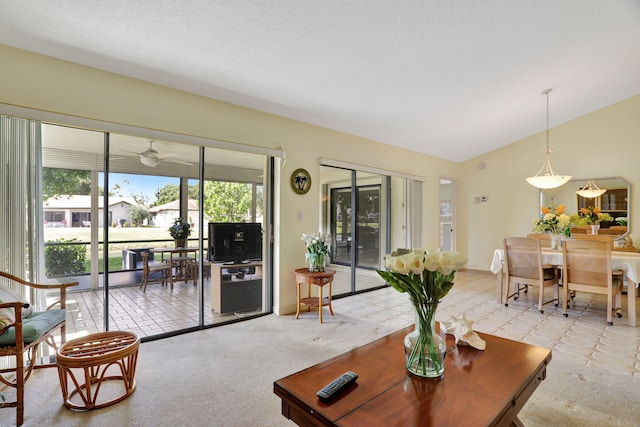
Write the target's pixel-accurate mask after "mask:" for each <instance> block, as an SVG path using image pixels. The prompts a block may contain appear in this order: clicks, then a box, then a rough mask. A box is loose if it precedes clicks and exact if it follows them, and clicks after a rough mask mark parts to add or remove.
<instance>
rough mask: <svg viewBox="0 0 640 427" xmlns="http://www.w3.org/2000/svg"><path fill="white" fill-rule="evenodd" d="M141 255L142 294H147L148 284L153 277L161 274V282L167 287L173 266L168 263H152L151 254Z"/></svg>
mask: <svg viewBox="0 0 640 427" xmlns="http://www.w3.org/2000/svg"><path fill="white" fill-rule="evenodd" d="M140 255H141V257H142V281H141V282H140V287H141V288H142V292H146V290H147V283H149V280H151V276H152V275H155V274H158V273H159V274H160V278H159V280H160V281H161V282H162V285H163V286H164V285H166V283H167V280H170V279H171V270H172V268H171V264H169V263H166V262H158V263H150V262H149V252H141V254H140Z"/></svg>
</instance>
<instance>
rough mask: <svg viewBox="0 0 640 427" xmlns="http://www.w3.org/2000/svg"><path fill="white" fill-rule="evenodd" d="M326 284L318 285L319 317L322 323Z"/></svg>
mask: <svg viewBox="0 0 640 427" xmlns="http://www.w3.org/2000/svg"><path fill="white" fill-rule="evenodd" d="M323 289H324V286H318V317H319V318H320V323H322V293H323V292H322V290H323Z"/></svg>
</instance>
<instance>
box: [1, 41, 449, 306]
mask: <svg viewBox="0 0 640 427" xmlns="http://www.w3.org/2000/svg"><path fill="white" fill-rule="evenodd" d="M0 63H2V68H1V73H2V79H0V103H4V104H10V105H15V106H19V107H26V108H31V109H37V110H45V111H50V112H55V113H61V114H67V115H72V116H79V117H84V118H90V119H95V120H101V121H106V122H113V123H118V124H126V125H131V126H138V127H143V128H149V129H156V130H162V131H167V132H173V133H179V134H186V135H194V136H200V137H205V138H213V139H218V140H226V141H233V142H238V143H243V144H249V145H254V146H261V147H269V148H275V147H277V146H282V148H283V149H284V150H285V152H286V158H287V163H286V165H285V167H284V169H283V170H282V171H280V172H281V173H280V177H279V183H280V187H281V188H280V191H279V193H278V194H279V200H278V201H277V203H278V206H277V217H276V230H275V234H276V236H275V237H276V245H277V247H276V254H275V266H274V267H275V271H274V273H275V277H274V287H275V289H274V294H275V295H274V312H276V313H277V314H285V313H291V312H293V311H295V300H296V290H295V283H294V282H295V281H294V277H293V270H294V269H295V268H298V267H300V266H303V265H304V264H305V259H304V246H303V243H302V241H301V240H300V236H301V235H302V233H308V232H314V231H317V230H318V224H319V221H320V218H319V212H320V207H319V197H318V194H319V193H318V187H315V188H312V191H310V192H309V193H307V194H306V195H298V194H295V193H294V192H293V191H292V190H291V189H290V187H289V177H290V175H291V173H292V172H293V170H294V169H297V168H305V169H307V170H308V171H309V172H310V173H311V176H312V180H313V179H314V178H316V179H317V177H318V174H319V166H318V158H319V157H325V158H332V159H336V160H341V161H344V162H351V163H355V164H362V165H367V166H371V167H376V168H381V169H387V170H392V171H400V172H403V173H406V174H411V175H417V176H424V177H425V178H426V182H425V183H424V186H423V188H424V196H423V199H424V212H425V216H424V226H423V237H422V240H423V244H424V246H426V247H437V245H438V242H439V228H438V221H439V216H438V215H439V203H438V199H439V197H438V186H439V177H440V175H446V176H449V177H454V178H455V177H457V176H458V174H459V170H460V169H461V166H460V165H459V164H455V163H452V162H448V161H444V160H440V159H436V158H433V157H429V156H425V155H420V154H416V153H414V152H409V151H407V150H402V149H398V148H395V147H391V146H389V145H384V144H380V143H377V142H374V141H370V140H365V139H362V138H357V137H354V136H351V135H347V134H344V133H339V132H334V131H330V130H327V129H323V128H320V127H317V126H311V125H307V124H304V123H300V122H296V121H294V120H289V119H284V118H281V117H277V116H273V115H270V114H265V113H262V112H258V111H255V110H250V109H247V108H242V107H238V106H235V105H231V104H228V103H224V102H220V101H216V100H212V99H208V98H204V97H201V96H196V95H192V94H188V93H184V92H180V91H177V90H174V89H170V88H166V87H162V86H158V85H154V84H150V83H146V82H142V81H139V80H135V79H131V78H127V77H123V76H120V75H116V74H112V73H107V72H103V71H99V70H96V69H92V68H88V67H84V66H80V65H77V64H73V63H70V62H65V61H61V60H57V59H53V58H50V57H46V56H42V55H37V54H33V53H30V52H26V51H23V50H18V49H14V48H11V47H8V46H3V45H0ZM316 182H317V181H316ZM314 190H315V191H314ZM298 211H300V212H302V220H301V221H298V219H297V212H298Z"/></svg>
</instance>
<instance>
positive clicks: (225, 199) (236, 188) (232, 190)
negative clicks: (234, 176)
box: [204, 181, 251, 222]
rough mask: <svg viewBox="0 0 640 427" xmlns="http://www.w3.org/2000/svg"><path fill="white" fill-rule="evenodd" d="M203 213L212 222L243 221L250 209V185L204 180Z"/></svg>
mask: <svg viewBox="0 0 640 427" xmlns="http://www.w3.org/2000/svg"><path fill="white" fill-rule="evenodd" d="M204 195H205V198H204V215H205V218H207V220H208V221H212V222H245V221H247V220H248V219H249V211H250V209H251V185H250V184H242V183H238V182H222V181H206V182H205V184H204Z"/></svg>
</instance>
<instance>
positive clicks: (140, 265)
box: [42, 124, 273, 338]
mask: <svg viewBox="0 0 640 427" xmlns="http://www.w3.org/2000/svg"><path fill="white" fill-rule="evenodd" d="M42 135H43V137H42V141H43V143H42V145H43V149H42V164H43V189H44V192H43V193H44V196H43V200H42V217H43V218H44V220H43V222H44V224H43V225H44V251H45V267H46V275H47V278H52V279H56V280H77V281H78V282H79V286H78V287H77V288H76V289H74V290H73V300H74V303H73V304H72V305H71V308H70V311H71V312H72V316H73V320H72V321H71V322H69V323H70V324H71V325H70V328H69V336H70V337H73V336H80V335H86V334H87V333H91V332H97V331H103V330H107V329H109V330H115V329H126V330H131V331H134V332H136V333H138V334H139V335H140V336H141V337H143V338H145V337H159V336H164V335H172V334H175V333H177V332H178V331H184V330H190V329H195V328H199V327H203V326H206V325H213V324H218V323H225V322H231V321H236V320H237V319H238V318H244V317H251V316H255V315H260V314H262V313H266V312H268V311H269V309H270V307H271V302H270V301H271V300H270V298H271V297H270V294H271V291H270V289H268V285H270V281H269V280H268V279H267V278H268V277H270V275H269V271H270V269H269V268H268V267H269V266H268V265H263V264H262V256H263V254H265V253H266V252H267V251H268V250H270V248H268V247H267V246H266V245H264V242H263V236H262V234H263V229H264V228H265V227H266V226H265V225H264V224H265V208H264V205H265V200H264V199H265V195H264V194H265V191H264V182H265V176H267V175H268V173H270V169H269V170H268V165H270V164H272V163H273V162H272V160H271V158H269V157H268V156H265V155H259V154H250V153H243V152H235V151H230V150H222V149H218V148H213V147H204V146H197V145H193V144H186V143H179V142H175V141H167V140H159V139H150V138H144V137H135V136H130V135H122V134H115V133H106V132H95V131H88V130H84V129H76V128H70V127H64V126H57V125H49V124H43V125H42ZM105 153H106V155H105ZM177 218H181V220H182V221H183V222H185V223H187V224H189V228H190V235H189V236H188V239H187V241H186V243H184V244H180V247H177V245H178V243H177V242H176V241H175V240H174V238H173V237H172V236H171V234H170V233H169V227H170V226H171V225H172V224H173V222H174V221H175V220H176V219H177ZM211 223H234V224H241V225H242V227H244V225H243V224H248V225H247V226H246V228H251V227H253V228H251V230H257V231H256V232H254V233H253V234H251V235H249V233H248V232H247V234H245V235H244V236H243V234H242V233H239V234H238V233H236V234H235V237H236V238H235V240H234V243H233V246H234V247H235V248H238V247H240V245H243V246H242V247H243V249H245V250H247V252H242V253H243V254H246V258H247V259H244V258H243V259H237V260H235V259H234V260H235V261H238V262H239V263H240V264H242V265H240V266H232V267H226V266H222V265H221V264H222V263H223V262H225V261H227V260H221V259H219V254H218V257H216V255H215V254H214V253H213V252H212V251H211V248H212V247H213V245H214V242H210V241H209V239H210V235H211V234H210V230H211V226H210V224H211ZM255 226H257V228H255ZM250 241H251V242H250ZM250 243H251V244H252V245H251V246H250ZM249 246H250V247H251V249H252V251H251V252H249V251H248V248H249ZM245 262H246V263H250V265H248V264H247V265H245V264H244V263H245ZM163 272H168V273H165V274H163Z"/></svg>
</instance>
